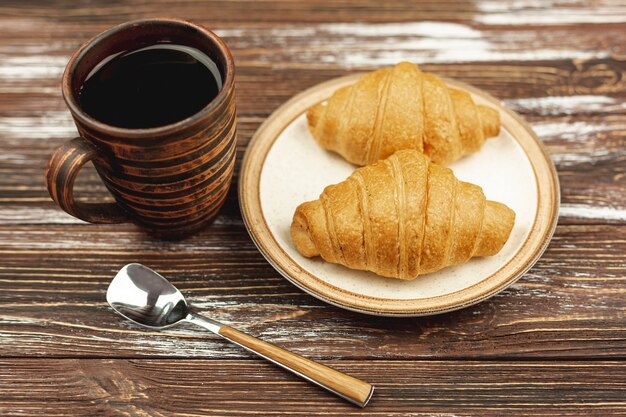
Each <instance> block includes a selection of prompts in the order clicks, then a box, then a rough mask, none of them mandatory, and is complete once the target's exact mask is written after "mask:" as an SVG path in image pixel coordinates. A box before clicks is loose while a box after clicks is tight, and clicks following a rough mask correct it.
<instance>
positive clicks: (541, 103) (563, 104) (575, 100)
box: [503, 95, 626, 116]
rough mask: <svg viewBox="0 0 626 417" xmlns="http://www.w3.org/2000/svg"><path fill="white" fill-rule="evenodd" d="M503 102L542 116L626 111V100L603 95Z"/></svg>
mask: <svg viewBox="0 0 626 417" xmlns="http://www.w3.org/2000/svg"><path fill="white" fill-rule="evenodd" d="M503 102H504V103H505V104H506V105H507V106H508V107H510V108H512V109H513V110H515V111H521V112H533V113H536V114H538V115H541V116H555V115H575V114H587V113H600V112H602V113H608V112H614V111H620V110H624V109H626V100H624V99H618V98H614V97H609V96H602V95H576V96H547V97H525V98H516V99H506V100H503Z"/></svg>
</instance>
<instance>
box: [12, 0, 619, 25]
mask: <svg viewBox="0 0 626 417" xmlns="http://www.w3.org/2000/svg"><path fill="white" fill-rule="evenodd" d="M173 10H175V11H176V15H179V16H183V17H198V16H206V18H207V19H208V20H210V21H211V22H225V21H226V22H230V21H240V20H242V18H245V19H246V20H249V21H263V22H282V21H293V22H311V21H328V20H331V21H360V20H364V19H367V20H371V21H389V20H397V21H411V20H441V19H446V20H455V21H467V20H471V21H476V22H481V23H483V24H493V25H506V24H518V25H542V24H543V25H545V24H567V23H604V24H606V23H611V22H624V21H625V20H626V7H625V6H624V4H623V2H620V1H619V0H603V1H596V2H591V3H590V2H588V1H582V0H574V1H558V0H548V1H541V2H537V1H533V0H517V1H515V2H506V1H497V0H496V1H494V0H478V1H475V2H471V3H470V2H465V1H461V0H446V1H433V0H429V1H420V2H405V1H401V0H388V1H385V2H380V1H376V0H342V1H333V0H317V1H311V2H302V1H298V0H281V1H275V0H256V1H255V0H247V1H237V2H229V1H223V0H222V1H214V2H211V4H210V5H207V4H206V3H205V2H203V1H202V0H193V1H191V0H187V1H185V2H182V3H181V2H177V1H174V0H167V1H160V2H158V3H156V2H147V1H143V0H132V1H125V2H111V3H98V4H96V5H94V4H92V3H84V4H83V3H78V4H68V3H66V2H63V1H61V0H57V1H52V2H34V3H33V2H29V3H24V2H21V1H19V0H5V1H4V2H3V3H2V7H1V8H0V16H8V17H24V16H26V17H29V18H46V19H51V20H54V21H76V22H85V21H87V22H100V21H121V20H128V19H131V18H138V17H142V16H154V15H164V14H166V15H167V14H172V11H173ZM242 10H245V11H246V13H245V14H243V15H242V12H241V11H242Z"/></svg>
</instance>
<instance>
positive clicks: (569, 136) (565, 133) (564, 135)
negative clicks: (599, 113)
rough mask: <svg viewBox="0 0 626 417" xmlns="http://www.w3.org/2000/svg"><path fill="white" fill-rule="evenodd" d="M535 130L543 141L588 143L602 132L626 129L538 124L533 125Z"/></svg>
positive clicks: (620, 126) (623, 126)
mask: <svg viewBox="0 0 626 417" xmlns="http://www.w3.org/2000/svg"><path fill="white" fill-rule="evenodd" d="M532 126H533V130H534V131H535V133H537V135H539V137H540V138H542V139H548V140H550V139H561V140H565V141H568V142H587V141H590V140H592V139H594V138H595V137H596V135H598V134H599V133H602V132H611V131H615V130H617V129H626V121H624V123H623V124H610V125H609V124H606V123H590V122H585V121H580V120H579V121H575V122H561V121H559V122H551V121H547V122H537V123H533V124H532Z"/></svg>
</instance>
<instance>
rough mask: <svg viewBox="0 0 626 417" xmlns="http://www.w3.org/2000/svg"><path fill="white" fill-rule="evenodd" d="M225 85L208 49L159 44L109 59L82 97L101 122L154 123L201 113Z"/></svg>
mask: <svg viewBox="0 0 626 417" xmlns="http://www.w3.org/2000/svg"><path fill="white" fill-rule="evenodd" d="M221 87H222V79H221V76H220V73H219V70H218V68H217V66H216V64H215V63H214V62H213V61H212V60H211V59H210V58H209V57H208V56H207V55H205V54H204V53H203V52H201V51H200V50H198V49H195V48H191V47H188V46H183V45H175V44H169V43H168V44H157V45H152V46H148V47H146V48H142V49H137V50H134V51H126V52H121V53H118V54H115V55H112V56H110V57H108V58H106V59H104V60H103V61H102V62H101V63H100V64H98V65H97V66H96V67H95V68H94V69H93V70H92V71H91V73H90V74H89V75H88V76H87V79H86V80H85V82H84V83H83V85H82V87H81V89H80V93H79V100H80V104H81V106H82V108H83V110H84V111H85V112H87V113H88V114H89V115H91V116H92V117H94V118H95V119H97V120H99V121H101V122H104V123H106V124H109V125H113V126H118V127H125V128H149V127H156V126H163V125H167V124H170V123H175V122H177V121H179V120H182V119H185V118H187V117H189V116H191V115H193V114H194V113H197V112H198V111H199V110H201V109H202V108H203V107H205V106H206V105H207V104H208V103H209V102H210V101H211V100H213V99H214V98H215V96H217V94H218V93H219V90H220V88H221Z"/></svg>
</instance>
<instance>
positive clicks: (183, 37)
mask: <svg viewBox="0 0 626 417" xmlns="http://www.w3.org/2000/svg"><path fill="white" fill-rule="evenodd" d="M163 42H172V43H176V44H179V45H184V46H189V47H192V48H196V49H198V50H200V51H201V52H203V53H204V54H206V55H207V56H208V57H209V58H210V59H211V60H212V61H213V62H215V64H216V65H217V67H218V69H219V72H220V75H221V78H222V87H221V89H220V91H219V93H218V94H217V96H216V97H215V98H213V100H212V101H210V103H209V104H208V105H206V107H204V108H202V110H200V111H199V112H197V113H196V114H194V115H192V116H190V117H187V118H185V119H183V120H180V121H178V122H175V123H172V124H168V125H164V126H159V127H150V128H136V129H135V128H122V127H117V126H112V125H108V124H105V123H102V122H101V121H98V120H96V119H95V118H93V117H92V116H90V115H89V114H87V113H86V112H85V111H84V109H82V108H81V105H80V101H79V91H80V88H81V86H82V85H83V83H84V81H85V79H86V78H87V76H88V74H90V72H91V71H92V70H93V69H94V68H95V67H96V65H98V64H99V63H100V62H102V61H103V60H104V59H105V58H107V57H110V56H112V55H113V54H116V53H119V52H122V51H128V50H134V49H137V48H141V47H144V46H150V45H153V44H157V43H163ZM234 76H235V74H234V62H233V58H232V55H231V53H230V51H229V49H228V47H227V46H226V45H225V44H224V42H223V41H222V40H221V39H220V38H219V37H218V36H217V35H215V34H214V33H213V32H211V31H210V30H208V29H206V28H204V27H202V26H199V25H196V24H193V23H190V22H186V21H182V20H176V19H149V20H139V21H134V22H128V23H124V24H122V25H119V26H116V27H114V28H111V29H109V30H107V31H105V32H103V33H101V34H100V35H97V36H96V37H94V38H93V39H91V40H90V41H88V42H87V43H85V44H84V45H83V46H82V47H81V48H80V49H79V50H78V51H76V52H75V53H74V55H73V56H72V58H71V59H70V61H69V63H68V64H67V67H66V69H65V73H64V74H63V82H62V90H63V97H64V99H65V102H66V103H67V106H68V108H69V110H70V112H71V113H72V116H73V118H74V122H75V123H76V127H77V128H78V132H79V134H80V136H79V137H77V138H75V139H72V140H70V141H69V142H66V143H65V144H64V145H62V146H60V147H59V148H58V149H56V150H55V151H54V153H53V154H52V156H51V158H50V161H49V163H48V168H47V170H46V182H47V187H48V191H49V192H50V196H51V197H52V199H53V200H54V201H55V202H56V203H57V204H58V205H59V206H60V207H61V208H62V209H63V210H65V211H66V212H67V213H69V214H71V215H72V216H74V217H77V218H79V219H82V220H84V221H87V222H91V223H123V222H129V221H132V222H134V223H137V224H139V225H141V226H143V227H145V228H147V229H149V230H151V231H153V232H155V233H156V234H159V235H164V236H167V235H172V236H176V235H186V234H189V233H192V232H194V231H197V230H199V229H200V228H202V227H203V226H206V225H207V224H208V223H210V222H211V221H212V220H213V219H214V217H215V215H216V214H217V211H218V210H219V208H220V207H221V206H222V204H223V202H224V200H225V198H226V193H227V191H228V188H229V186H230V181H231V178H232V174H233V167H234V163H235V147H236V111H235V96H234ZM88 161H92V162H93V164H94V165H95V167H96V170H97V171H98V174H99V175H100V177H101V178H102V180H103V182H104V184H105V185H106V187H107V188H108V190H109V191H110V192H111V194H112V195H113V196H114V197H115V200H116V202H115V203H85V202H79V201H76V200H75V199H74V196H73V190H72V188H73V184H74V180H75V179H76V176H77V175H78V172H79V171H80V169H81V167H82V166H83V165H84V164H85V163H86V162H88Z"/></svg>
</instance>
